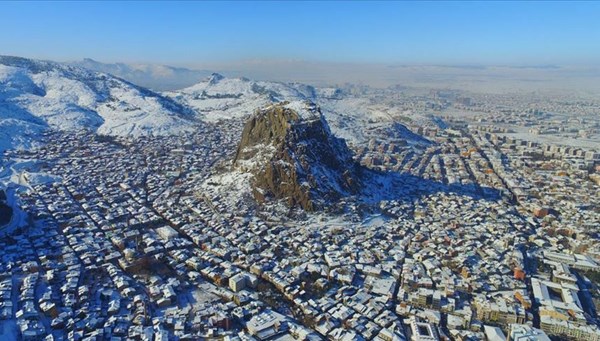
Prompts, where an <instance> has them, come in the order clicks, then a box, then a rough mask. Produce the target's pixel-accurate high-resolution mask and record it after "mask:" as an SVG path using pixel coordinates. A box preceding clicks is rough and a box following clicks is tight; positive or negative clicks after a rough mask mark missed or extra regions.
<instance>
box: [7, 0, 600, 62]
mask: <svg viewBox="0 0 600 341" xmlns="http://www.w3.org/2000/svg"><path fill="white" fill-rule="evenodd" d="M599 18H600V3H599V2H541V1H531V2H508V1H506V2H505V1H502V2H437V1H435V2H339V1H336V2H258V3H257V2H67V1H65V2H0V54H9V55H19V56H25V57H33V58H43V59H53V60H62V61H64V60H76V59H81V58H84V57H90V58H94V59H97V60H101V61H105V62H114V61H124V62H160V63H169V64H180V65H183V64H194V63H202V62H228V61H237V60H251V59H261V60H262V59H269V60H279V59H283V60H285V59H294V60H308V61H328V62H359V63H363V62H374V63H408V64H411V63H417V64H580V63H597V62H598V61H600V19H599Z"/></svg>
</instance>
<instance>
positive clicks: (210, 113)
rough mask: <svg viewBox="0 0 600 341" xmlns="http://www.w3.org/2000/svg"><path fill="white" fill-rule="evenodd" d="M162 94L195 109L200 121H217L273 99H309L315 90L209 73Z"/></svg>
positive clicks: (265, 103)
mask: <svg viewBox="0 0 600 341" xmlns="http://www.w3.org/2000/svg"><path fill="white" fill-rule="evenodd" d="M165 94H166V95H167V96H169V97H171V98H173V99H175V100H177V101H179V102H180V103H182V104H184V105H188V106H190V107H192V108H193V109H195V110H197V111H198V112H199V113H200V114H201V117H202V118H203V119H204V120H206V121H217V120H220V119H229V118H238V117H244V116H247V115H250V114H252V113H253V112H254V110H256V109H257V108H261V107H264V106H265V105H268V104H270V103H273V102H279V101H284V100H304V99H312V98H314V97H315V89H314V88H313V87H310V86H298V87H294V86H292V85H288V84H284V83H276V82H259V81H252V80H249V79H246V78H225V77H223V76H222V75H220V74H217V73H213V74H212V75H211V76H210V77H208V78H206V79H204V80H203V81H202V82H200V83H198V84H195V85H192V86H191V87H188V88H185V89H182V90H178V91H171V92H166V93H165Z"/></svg>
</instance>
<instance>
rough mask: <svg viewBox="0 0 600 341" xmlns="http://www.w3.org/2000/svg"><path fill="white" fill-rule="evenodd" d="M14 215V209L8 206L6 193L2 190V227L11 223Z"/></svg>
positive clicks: (0, 218)
mask: <svg viewBox="0 0 600 341" xmlns="http://www.w3.org/2000/svg"><path fill="white" fill-rule="evenodd" d="M12 213H13V210H12V208H11V207H10V206H8V205H7V204H6V193H5V192H4V190H1V189H0V227H1V226H4V225H6V224H8V223H9V222H10V220H11V218H12Z"/></svg>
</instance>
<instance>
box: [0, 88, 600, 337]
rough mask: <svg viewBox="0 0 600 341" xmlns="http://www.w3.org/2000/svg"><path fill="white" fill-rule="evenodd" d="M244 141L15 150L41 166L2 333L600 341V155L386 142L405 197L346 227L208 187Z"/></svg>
mask: <svg viewBox="0 0 600 341" xmlns="http://www.w3.org/2000/svg"><path fill="white" fill-rule="evenodd" d="M434 95H435V97H436V100H441V99H440V97H443V96H442V95H443V94H434ZM477 100H478V99H477V98H473V99H470V98H461V99H460V100H459V105H462V106H467V107H472V106H473V105H476V104H474V103H477ZM444 105H446V104H444ZM532 115H534V116H535V115H538V114H537V113H532ZM241 126H242V124H241V121H238V120H227V121H222V122H219V123H217V124H214V125H207V127H206V129H205V130H203V131H198V132H196V133H194V134H188V135H185V136H179V137H140V138H135V139H134V138H129V139H127V138H118V139H115V138H107V137H99V136H97V135H95V134H92V133H86V132H81V133H57V132H54V133H48V134H47V136H46V137H45V139H46V141H45V142H46V143H45V144H43V145H42V146H40V147H39V148H36V149H33V150H31V151H9V152H5V154H4V158H5V159H6V160H13V161H15V162H30V164H31V166H30V167H29V168H26V169H25V170H23V171H22V173H21V174H20V179H21V180H22V184H21V185H22V186H23V187H22V189H21V190H20V192H19V198H20V206H21V209H22V210H23V211H25V212H27V213H28V221H27V222H26V224H23V226H20V227H19V228H18V229H16V230H15V231H12V232H11V234H10V235H3V236H2V238H0V325H1V326H2V328H1V329H2V330H0V335H13V336H14V337H15V338H19V339H24V340H39V339H44V338H45V339H47V340H52V339H65V338H69V339H73V340H92V339H97V340H103V339H111V340H119V339H139V340H171V339H216V338H218V339H227V340H288V339H300V340H313V339H314V340H318V339H330V340H378V341H379V340H386V341H388V340H431V341H433V340H445V339H453V340H523V339H528V340H549V339H550V338H564V339H567V338H569V339H578V340H600V329H599V328H598V323H599V320H598V316H597V310H598V309H599V308H600V304H599V302H600V291H599V290H598V285H599V284H600V283H598V280H599V279H600V265H599V264H600V243H598V240H599V239H598V238H599V237H600V235H599V234H598V222H600V211H599V207H600V202H599V201H600V196H598V195H597V193H598V192H599V188H600V187H599V185H598V183H597V182H595V181H594V178H595V174H597V173H598V168H597V165H598V163H599V160H598V151H594V150H586V149H582V148H577V149H575V148H567V147H557V146H553V145H543V144H539V143H535V142H531V141H524V140H519V139H514V138H510V137H507V136H506V133H507V131H495V130H493V129H488V128H486V127H485V126H481V125H477V126H467V125H457V126H455V127H448V128H445V129H443V128H440V127H426V128H425V129H424V131H422V132H421V133H423V134H424V135H426V136H428V138H429V142H427V141H421V143H419V144H416V145H415V144H410V143H406V142H405V141H404V142H403V141H402V140H401V139H397V138H396V139H386V138H385V137H383V136H382V137H381V138H379V139H371V140H370V141H368V142H367V143H366V144H365V145H364V146H355V147H356V149H357V153H356V157H357V159H358V160H359V161H360V162H361V163H362V164H363V165H366V166H368V167H370V168H374V169H377V170H379V171H381V174H383V175H382V176H386V179H387V180H388V183H387V185H386V187H385V188H384V187H382V188H380V189H378V192H377V193H378V195H379V197H378V199H377V200H376V201H374V203H373V202H372V203H371V206H369V204H366V203H365V202H360V201H353V200H351V199H348V200H346V201H343V202H342V203H341V204H342V205H345V209H344V210H341V211H340V212H341V213H339V214H337V215H335V216H331V215H326V214H324V213H315V214H306V213H300V212H290V211H289V210H283V209H281V207H280V205H279V204H277V203H272V204H266V205H264V206H256V205H255V203H253V202H252V201H251V200H248V198H246V197H244V196H238V193H224V192H218V191H216V190H209V189H207V188H208V187H202V186H200V184H202V183H204V182H205V181H207V179H209V178H210V176H211V175H213V174H214V173H217V172H222V171H223V170H226V169H227V167H228V166H229V163H228V160H229V158H230V157H231V155H232V154H233V153H234V148H235V147H236V144H237V139H238V137H239V136H240V135H241V133H240V129H241ZM44 174H51V175H53V176H54V177H52V178H50V177H45V176H44ZM56 177H58V178H56Z"/></svg>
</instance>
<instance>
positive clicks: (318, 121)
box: [233, 101, 361, 211]
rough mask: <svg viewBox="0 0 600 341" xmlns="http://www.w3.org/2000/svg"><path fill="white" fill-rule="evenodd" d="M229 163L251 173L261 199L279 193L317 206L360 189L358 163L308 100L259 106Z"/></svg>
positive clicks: (312, 208) (310, 207) (292, 203)
mask: <svg viewBox="0 0 600 341" xmlns="http://www.w3.org/2000/svg"><path fill="white" fill-rule="evenodd" d="M233 164H234V167H235V168H236V169H238V170H240V171H243V172H250V173H252V174H253V175H254V176H253V180H252V181H253V183H252V190H253V195H254V197H255V199H256V200H258V201H259V202H263V201H265V200H267V199H269V198H270V199H283V200H284V201H285V202H287V204H288V205H290V206H292V207H301V208H303V209H304V210H306V211H315V210H319V209H323V208H326V207H327V206H328V205H329V204H332V203H334V202H335V201H337V200H339V199H341V198H343V197H345V196H350V195H354V194H356V193H357V192H358V191H359V189H360V182H361V180H360V175H361V167H360V165H359V164H358V163H357V162H355V161H354V159H353V155H352V152H351V150H350V149H349V148H348V146H347V145H346V142H345V141H344V140H343V139H341V138H337V137H335V136H334V135H333V134H332V133H331V130H330V129H329V125H328V124H327V121H326V120H325V117H324V116H323V114H322V113H321V110H320V109H319V107H318V106H317V105H315V104H314V103H311V102H303V101H297V102H281V103H277V104H272V105H270V106H268V107H265V108H262V109H258V110H257V111H256V112H255V113H254V114H253V115H252V117H251V118H250V119H249V120H248V121H247V122H246V124H245V126H244V129H243V133H242V138H241V141H240V144H239V146H238V149H237V153H236V155H235V159H234V161H233Z"/></svg>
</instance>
